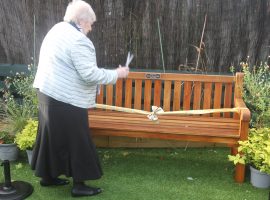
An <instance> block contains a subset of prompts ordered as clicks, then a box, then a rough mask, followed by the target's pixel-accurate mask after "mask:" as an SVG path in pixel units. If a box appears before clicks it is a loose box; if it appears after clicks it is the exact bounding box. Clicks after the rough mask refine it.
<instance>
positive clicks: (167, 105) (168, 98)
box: [163, 81, 172, 111]
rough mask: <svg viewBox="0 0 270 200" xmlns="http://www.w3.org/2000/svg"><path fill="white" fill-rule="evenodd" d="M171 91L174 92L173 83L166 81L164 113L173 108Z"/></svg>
mask: <svg viewBox="0 0 270 200" xmlns="http://www.w3.org/2000/svg"><path fill="white" fill-rule="evenodd" d="M171 90H172V81H164V97H163V109H164V111H170V107H171Z"/></svg>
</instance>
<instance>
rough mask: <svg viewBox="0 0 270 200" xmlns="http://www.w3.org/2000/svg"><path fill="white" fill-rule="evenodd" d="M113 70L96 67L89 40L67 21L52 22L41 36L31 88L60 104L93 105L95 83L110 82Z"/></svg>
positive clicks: (84, 106)
mask: <svg viewBox="0 0 270 200" xmlns="http://www.w3.org/2000/svg"><path fill="white" fill-rule="evenodd" d="M117 77H118V76H117V72H116V70H108V69H102V68H98V66H97V62H96V52H95V47H94V45H93V43H92V42H91V40H90V39H89V38H87V37H86V36H85V35H84V34H83V33H81V32H80V31H78V30H77V29H76V28H75V27H73V26H72V25H71V24H69V23H67V22H60V23H58V24H56V25H55V26H54V27H53V28H52V29H51V30H50V31H49V32H48V34H47V35H46V36H45V38H44V40H43V42H42V45H41V49H40V56H39V64H38V69H37V73H36V77H35V80H34V85H33V86H34V87H35V88H38V89H39V90H40V91H41V92H42V93H44V94H46V95H48V96H50V97H52V98H54V99H56V100H58V101H62V102H64V103H68V104H71V105H74V106H77V107H81V108H91V107H94V106H95V99H96V89H97V85H98V84H114V83H115V82H116V80H117Z"/></svg>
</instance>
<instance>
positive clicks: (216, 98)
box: [213, 83, 222, 117]
mask: <svg viewBox="0 0 270 200" xmlns="http://www.w3.org/2000/svg"><path fill="white" fill-rule="evenodd" d="M221 94H222V83H215V93H214V109H219V108H221ZM213 116H214V117H220V113H214V114H213Z"/></svg>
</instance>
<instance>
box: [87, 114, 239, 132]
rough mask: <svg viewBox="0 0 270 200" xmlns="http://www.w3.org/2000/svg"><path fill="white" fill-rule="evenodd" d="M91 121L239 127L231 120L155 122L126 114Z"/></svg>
mask: <svg viewBox="0 0 270 200" xmlns="http://www.w3.org/2000/svg"><path fill="white" fill-rule="evenodd" d="M90 118H91V119H90V120H91V121H92V120H96V121H98V120H101V121H102V120H104V121H106V120H107V121H116V122H117V121H123V122H124V123H125V122H129V123H134V124H136V123H137V124H141V123H143V124H148V125H152V126H155V125H157V124H158V123H159V124H162V125H163V124H167V125H171V126H185V127H187V126H192V127H211V128H217V129H218V128H225V129H238V128H239V125H238V124H237V123H234V122H231V123H224V122H222V121H220V122H208V121H190V120H177V118H175V119H164V118H160V119H159V120H158V122H153V121H150V120H149V119H146V118H127V117H124V116H119V117H117V116H114V117H111V116H93V117H92V116H91V117H90Z"/></svg>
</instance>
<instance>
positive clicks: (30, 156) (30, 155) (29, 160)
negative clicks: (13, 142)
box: [26, 150, 33, 165]
mask: <svg viewBox="0 0 270 200" xmlns="http://www.w3.org/2000/svg"><path fill="white" fill-rule="evenodd" d="M26 153H27V158H28V163H29V165H31V161H32V155H33V150H26Z"/></svg>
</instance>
